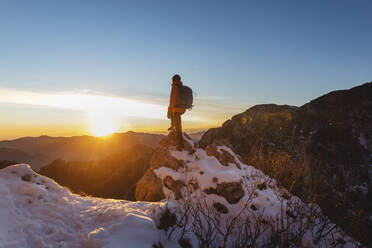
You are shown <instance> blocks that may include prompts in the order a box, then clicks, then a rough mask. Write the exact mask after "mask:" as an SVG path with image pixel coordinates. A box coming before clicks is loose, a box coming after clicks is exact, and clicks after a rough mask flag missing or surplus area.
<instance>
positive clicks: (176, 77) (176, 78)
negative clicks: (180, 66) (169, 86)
mask: <svg viewBox="0 0 372 248" xmlns="http://www.w3.org/2000/svg"><path fill="white" fill-rule="evenodd" d="M179 81H181V76H180V75H178V74H175V75H174V76H173V77H172V82H179Z"/></svg>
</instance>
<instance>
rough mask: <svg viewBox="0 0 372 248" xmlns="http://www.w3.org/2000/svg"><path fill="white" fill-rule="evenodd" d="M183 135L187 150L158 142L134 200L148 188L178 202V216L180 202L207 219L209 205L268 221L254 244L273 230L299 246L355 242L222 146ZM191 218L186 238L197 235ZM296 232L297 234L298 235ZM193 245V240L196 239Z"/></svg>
mask: <svg viewBox="0 0 372 248" xmlns="http://www.w3.org/2000/svg"><path fill="white" fill-rule="evenodd" d="M168 139H172V137H169V138H168ZM184 139H185V141H184V142H185V143H190V145H189V147H191V149H184V150H183V151H178V150H176V148H175V146H174V145H172V142H169V141H162V142H160V144H161V147H159V148H158V149H157V151H156V152H155V155H154V157H153V159H152V160H151V166H150V169H149V171H148V172H147V174H146V175H147V176H146V175H145V176H144V177H143V178H142V179H141V181H140V182H139V183H138V184H137V194H136V197H137V200H149V199H153V198H155V197H153V196H151V194H149V192H154V193H155V195H156V196H157V197H158V198H157V200H160V198H163V200H164V199H167V200H168V201H170V202H173V203H174V204H175V205H177V204H178V206H179V209H178V210H177V208H176V210H175V213H176V214H177V215H178V216H179V218H182V216H184V215H185V211H184V209H183V210H182V207H183V208H185V206H184V205H185V202H186V204H191V205H194V208H198V207H199V209H198V210H200V211H203V209H201V208H203V207H204V208H205V209H204V210H205V211H206V212H208V216H209V217H208V218H210V217H211V216H210V215H211V212H213V211H214V210H211V209H209V207H213V208H214V209H215V210H216V211H217V212H218V214H215V213H213V214H212V215H213V217H212V218H221V220H222V222H226V223H227V222H228V221H229V220H231V219H234V217H236V216H238V218H239V219H240V220H242V221H243V222H244V220H246V219H249V223H258V222H259V221H262V222H268V223H267V225H265V226H266V228H267V230H264V231H262V235H260V237H259V238H257V240H256V241H255V242H257V243H255V245H258V246H259V245H264V244H267V240H269V239H272V238H273V235H274V234H273V233H275V232H278V233H280V232H283V233H284V232H287V233H286V235H300V237H301V238H300V240H299V241H297V242H299V243H298V244H301V245H302V246H303V247H326V246H328V247H329V246H332V247H334V246H338V247H355V246H356V243H355V242H354V241H353V240H352V239H351V238H350V237H347V236H346V235H345V234H344V233H343V232H342V230H341V229H340V228H338V227H337V226H335V224H333V223H331V222H330V221H329V220H328V218H327V217H325V216H324V215H322V213H321V210H320V208H319V207H318V206H317V205H315V204H306V203H304V202H302V201H301V200H300V199H299V198H298V197H296V196H293V195H291V194H290V193H289V192H288V191H287V190H285V189H284V188H281V187H279V186H278V184H277V182H276V181H275V180H274V179H272V178H270V177H268V176H267V175H265V174H264V173H263V172H262V171H260V170H257V169H255V168H254V167H252V166H248V165H246V164H244V163H242V162H241V160H240V158H239V157H238V156H237V155H236V154H235V153H234V152H233V151H232V150H231V149H230V148H229V147H227V146H226V145H222V144H212V145H209V146H208V147H206V148H205V149H201V148H197V149H195V148H194V144H193V143H192V141H191V140H190V139H189V138H188V137H187V136H184ZM150 175H151V178H150ZM148 181H151V182H153V184H149V183H148ZM145 182H147V183H145ZM155 189H156V191H155ZM139 192H146V193H147V195H146V196H145V197H143V196H144V195H145V194H143V193H139ZM142 197H143V198H142ZM203 204H205V205H203ZM201 205H203V206H201ZM195 206H196V207H195ZM180 209H181V210H180ZM203 214H205V213H203ZM220 215H221V216H220ZM195 218H199V217H198V216H195V214H194V216H191V217H189V219H190V223H188V224H186V225H189V226H188V227H186V229H188V230H190V231H189V235H186V236H187V237H188V239H189V240H191V241H195V239H197V238H196V237H195V233H192V232H193V231H192V229H193V227H192V225H193V224H192V222H193V221H195V220H194V219H195ZM208 218H207V219H208ZM310 219H313V220H310ZM206 222H208V221H207V220H206ZM244 223H245V224H246V223H247V222H244ZM244 223H243V224H244ZM204 224H205V225H208V223H204ZM209 224H211V223H209ZM253 225H255V224H253ZM281 225H282V226H281ZM305 225H307V226H306V228H304V226H305ZM263 226H264V225H263ZM263 226H262V227H263ZM285 226H287V227H285ZM223 228H224V227H223V225H222V229H223ZM286 228H287V229H286ZM284 229H285V230H284ZM281 230H283V231H281ZM176 232H177V231H176ZM301 232H303V234H299V233H301ZM319 234H320V235H319ZM221 235H222V234H216V236H215V239H214V242H216V243H214V245H220V244H222V243H223V237H222V236H221ZM176 236H177V235H176ZM319 237H321V238H319ZM281 238H283V237H281ZM191 241H190V242H191ZM219 242H220V243H219ZM231 242H232V241H231ZM265 242H266V243H265ZM278 242H280V241H278ZM191 243H193V242H191ZM193 244H194V245H197V244H198V242H196V243H193ZM298 244H297V245H298ZM199 245H200V243H199ZM228 245H232V244H229V243H228ZM295 246H296V245H295ZM239 247H240V246H239Z"/></svg>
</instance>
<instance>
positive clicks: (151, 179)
mask: <svg viewBox="0 0 372 248" xmlns="http://www.w3.org/2000/svg"><path fill="white" fill-rule="evenodd" d="M164 198H165V196H164V193H163V184H162V182H161V180H160V179H159V178H158V177H157V176H156V175H155V173H154V172H153V170H148V171H147V172H146V174H145V175H144V176H143V177H142V178H141V180H139V182H138V183H137V187H136V200H137V201H150V202H157V201H160V200H162V199H164Z"/></svg>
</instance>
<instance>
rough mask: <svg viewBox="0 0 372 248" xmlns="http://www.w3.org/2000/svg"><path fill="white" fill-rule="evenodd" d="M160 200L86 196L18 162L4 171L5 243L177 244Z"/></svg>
mask: <svg viewBox="0 0 372 248" xmlns="http://www.w3.org/2000/svg"><path fill="white" fill-rule="evenodd" d="M159 204H160V206H161V205H162V204H164V203H148V202H129V201H119V200H111V199H101V198H93V197H81V196H79V195H76V194H72V193H70V192H69V191H68V190H67V189H66V188H63V187H61V186H59V185H58V184H57V183H56V182H54V181H53V180H51V179H49V178H47V177H44V176H41V175H38V174H36V173H35V172H34V171H33V170H31V168H30V167H29V166H28V165H26V164H18V165H13V166H10V167H7V168H5V169H3V170H1V171H0V223H1V224H0V247H17V248H18V247H29V248H34V247H35V248H39V247H69V248H70V247H152V245H153V244H154V243H158V242H161V243H162V244H165V245H174V244H172V243H171V242H169V241H167V240H166V239H165V237H164V234H162V232H161V231H160V230H159V229H158V228H157V225H156V224H155V221H154V218H153V217H154V213H156V211H157V209H158V207H159Z"/></svg>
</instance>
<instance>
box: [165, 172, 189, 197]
mask: <svg viewBox="0 0 372 248" xmlns="http://www.w3.org/2000/svg"><path fill="white" fill-rule="evenodd" d="M163 182H164V186H165V187H166V188H167V189H169V190H171V191H173V192H174V195H175V197H176V200H177V199H179V198H180V197H181V196H182V195H181V189H182V187H184V186H185V183H184V182H182V181H181V180H173V178H172V177H171V176H166V177H165V178H164V180H163Z"/></svg>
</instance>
